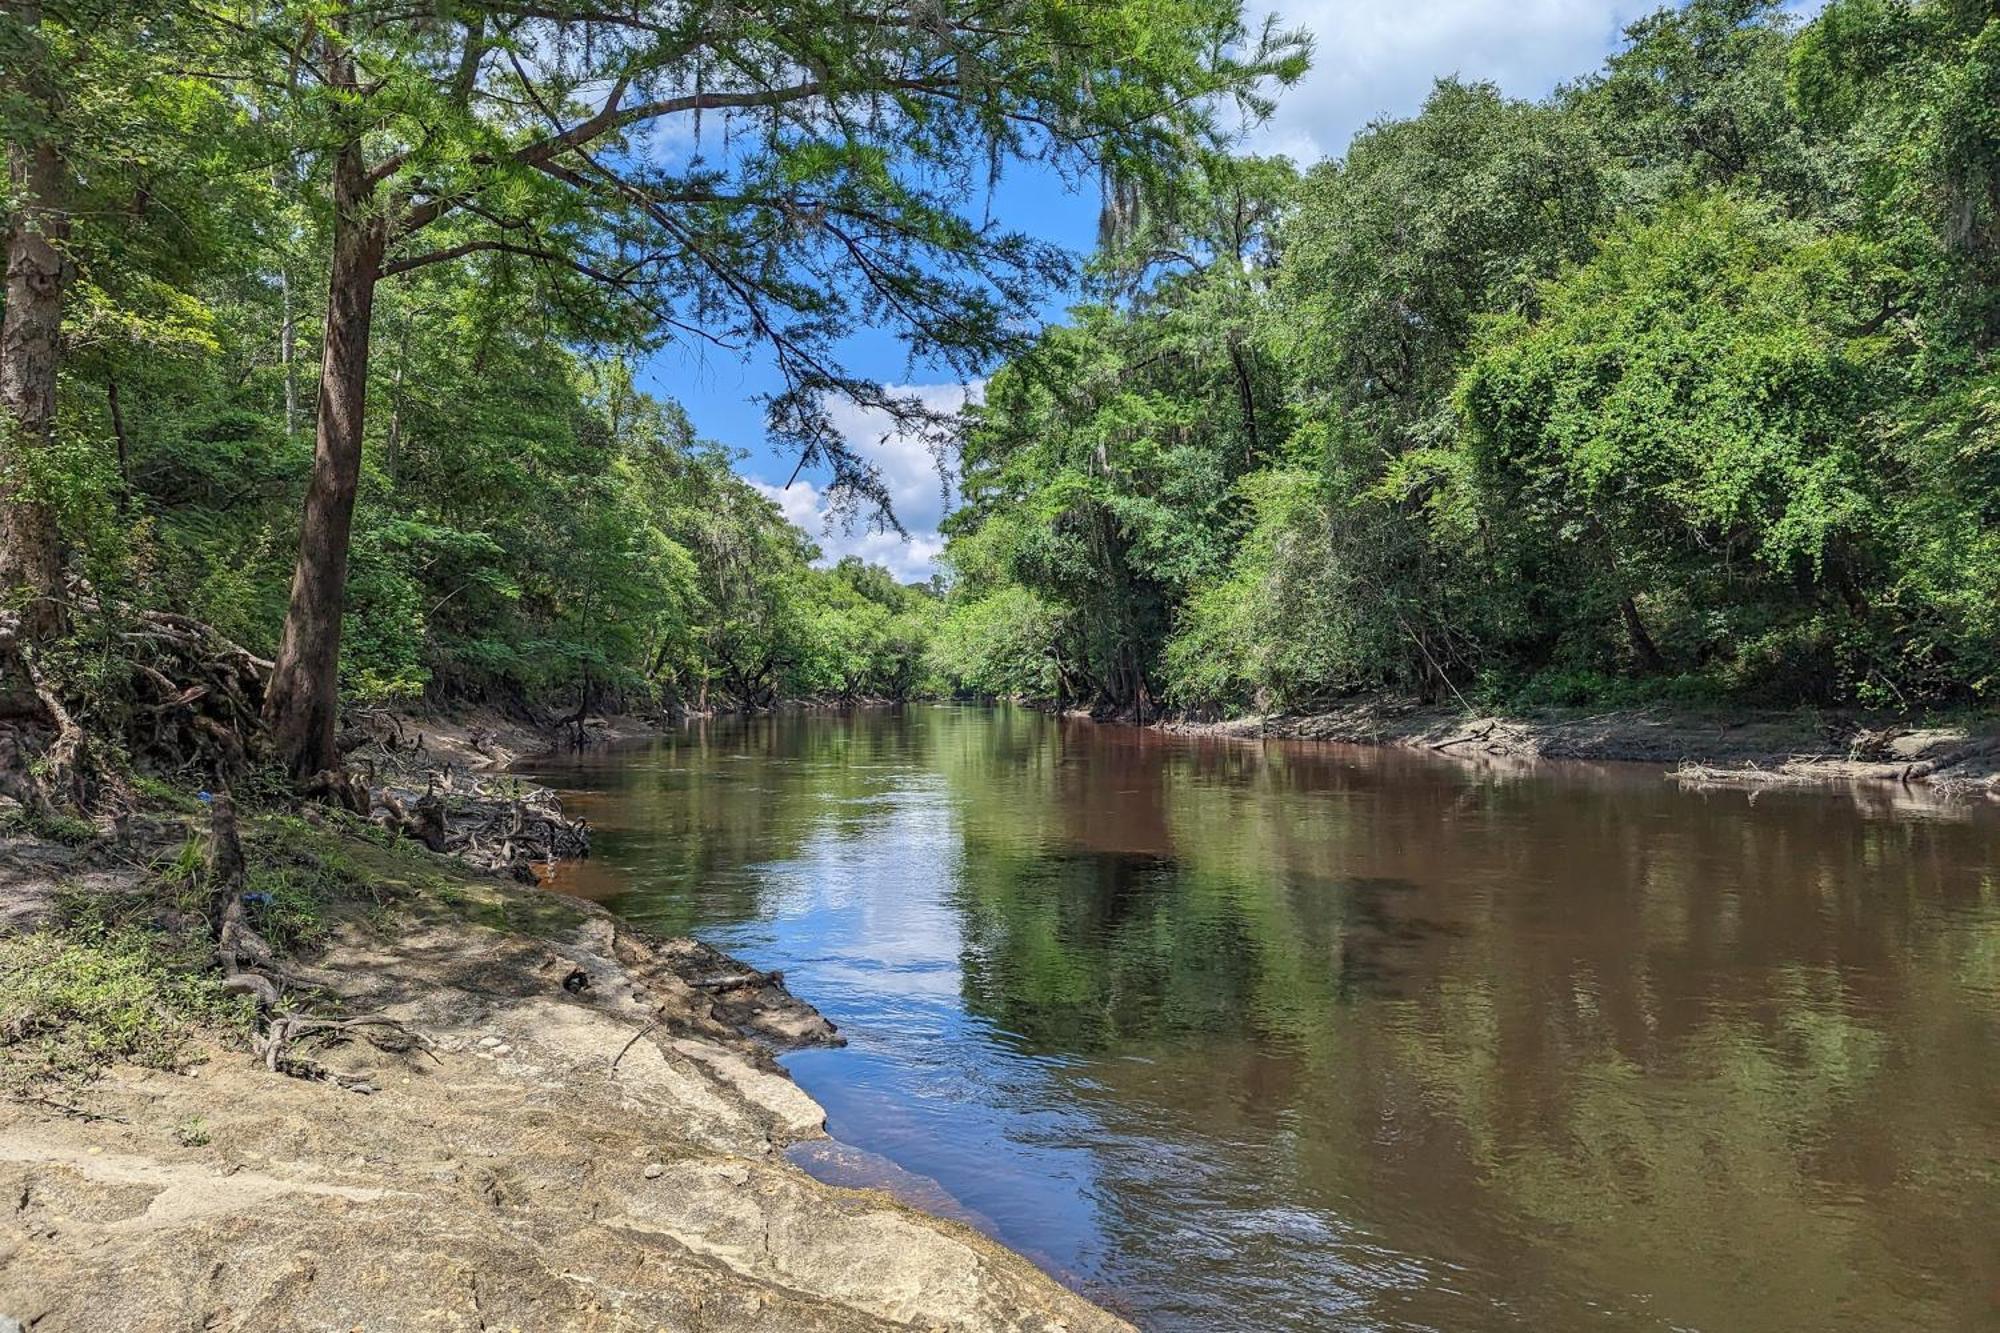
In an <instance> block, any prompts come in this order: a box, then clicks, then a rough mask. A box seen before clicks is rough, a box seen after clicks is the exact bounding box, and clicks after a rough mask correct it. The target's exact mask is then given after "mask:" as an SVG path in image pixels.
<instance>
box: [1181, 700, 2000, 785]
mask: <svg viewBox="0 0 2000 1333" xmlns="http://www.w3.org/2000/svg"><path fill="white" fill-rule="evenodd" d="M1152 725H1153V726H1155V727H1157V728H1158V729H1160V730H1162V731H1167V732H1170V733H1174V734H1177V735H1189V736H1234V737H1269V738H1273V739H1283V740H1315V741H1331V742H1338V743H1341V744H1348V745H1391V746H1400V747H1404V748H1408V749H1417V750H1428V751H1433V752H1436V753H1439V754H1451V755H1459V756H1474V755H1483V756H1495V757H1501V758H1509V759H1583V760H1605V761H1632V762H1637V763H1649V764H1663V765H1666V766H1668V767H1670V768H1672V769H1673V770H1674V776H1675V778H1677V779H1678V780H1680V781H1682V782H1686V783H1691V784H1695V785H1701V784H1715V785H1762V784H1772V785H1778V784H1785V783H1802V782H1843V781H1884V782H1904V783H1912V784H1925V785H1929V786H1933V787H1937V788H1939V789H1941V790H1944V791H1948V792H1953V793H1959V794H1981V795H1985V796H1989V797H1993V798H1995V799H2000V725H1996V724H1995V723H1994V721H1993V720H1991V719H1985V720H1981V721H1977V722H1964V721H1958V722H1945V723H1927V722H1923V721H1919V720H1913V719H1895V718H1881V717H1876V718H1864V717H1858V716H1856V715H1853V714H1846V713H1829V714H1822V713H1819V712H1817V711H1816V710H1810V709H1792V710H1785V711H1779V710H1759V709H1749V708H1733V709H1717V710H1714V711H1710V712H1697V711H1693V710H1688V709H1674V708H1667V707H1658V708H1613V709H1603V710H1590V709H1543V710H1532V711H1526V712H1513V713H1499V712H1485V711H1480V710H1477V709H1473V708H1468V707H1464V706H1460V707H1456V708H1452V707H1443V706H1438V705H1429V704H1422V703H1418V702H1415V701H1413V700H1408V699H1396V698H1367V699H1361V700H1357V701H1355V702H1352V703H1349V704H1345V705H1342V706H1341V707H1338V708H1333V709H1328V710H1326V711H1323V712H1312V713H1272V714H1260V715H1255V716H1250V717H1242V718H1234V719H1229V720H1224V721H1203V720H1199V719H1193V718H1185V717H1182V718H1166V719H1163V720H1160V721H1158V722H1155V723H1153V724H1152Z"/></svg>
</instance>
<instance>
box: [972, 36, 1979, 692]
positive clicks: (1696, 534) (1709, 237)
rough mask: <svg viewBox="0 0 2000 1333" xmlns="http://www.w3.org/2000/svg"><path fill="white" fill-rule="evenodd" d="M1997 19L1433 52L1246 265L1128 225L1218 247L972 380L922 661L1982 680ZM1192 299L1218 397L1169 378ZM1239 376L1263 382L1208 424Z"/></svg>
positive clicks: (985, 674) (1193, 334) (1173, 683)
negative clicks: (1511, 87) (1218, 330)
mask: <svg viewBox="0 0 2000 1333" xmlns="http://www.w3.org/2000/svg"><path fill="white" fill-rule="evenodd" d="M1996 34H2000V19H1995V18H1994V17H1993V16H1992V15H1991V13H1990V7H1982V6H1978V5H1969V6H1968V5H1958V4H1951V3H1946V2H1945V0H1933V2H1929V3H1906V2H1904V0H1837V2H1836V3H1835V4H1832V5H1830V6H1829V7H1828V8H1827V9H1826V10H1824V11H1823V12H1822V14H1821V15H1820V16H1819V17H1818V18H1816V19H1813V20H1812V21H1810V22H1803V23H1802V22H1800V21H1798V20H1796V19H1794V18H1792V17H1790V16H1788V15H1787V13H1786V12H1785V11H1783V10H1781V9H1780V8H1778V7H1777V6H1775V5H1773V4H1771V3H1768V0H1695V3H1692V4H1689V5H1687V6H1684V7H1678V8H1673V9H1667V10H1662V11H1661V12H1659V13H1658V14H1655V15H1653V16H1651V17H1649V18H1646V19H1643V20H1641V21H1640V22H1638V23H1636V24H1634V25H1633V27H1632V28H1631V29H1630V31H1629V33H1628V38H1629V41H1628V44H1627V45H1626V47H1625V48H1624V49H1622V50H1621V51H1619V52H1618V53H1616V54H1614V55H1613V56H1612V57H1611V59H1610V60H1609V61H1608V62H1607V64H1606V66H1605V67H1604V69H1603V70H1602V71H1601V72H1599V73H1598V74H1596V75H1593V76H1590V77H1587V78H1584V79H1581V80H1579V81H1578V82H1576V83H1575V84H1572V85H1570V86H1568V87H1566V88H1563V89H1561V90H1559V91H1558V92H1557V93H1556V94H1555V95H1553V96H1552V97H1550V98H1548V99H1546V100H1544V101H1542V102H1539V103H1532V104H1530V103H1525V102H1519V101H1511V100H1508V99H1506V98H1504V97H1502V96H1501V95H1500V94H1499V93H1498V92H1496V91H1495V90H1494V89H1493V88H1491V87H1488V86H1484V85H1466V84H1462V83H1458V82H1455V81H1446V82H1442V83H1440V84H1439V85H1438V86H1437V88H1436V90H1435V91H1434V93H1433V94H1432V96H1431V98H1430V100H1429V101H1428V102H1427V103H1426V104H1425V106H1424V108H1423V110H1422V112H1421V113H1420V114H1418V115H1417V116H1415V117H1413V118H1410V119H1408V120H1399V121H1384V122H1380V123H1377V124H1374V125H1371V126H1370V127H1368V128H1367V129H1366V130H1364V131H1363V132H1362V133H1361V134H1360V135H1359V136H1357V137H1356V139H1355V141H1354V143H1353V144H1352V145H1351V147H1350V148H1349V150H1348V152H1347V154H1346V155H1345V156H1344V157H1343V158H1342V159H1341V160H1339V161H1337V162H1329V163H1323V164H1321V165H1319V166H1317V167H1315V168H1313V169H1312V170H1311V171H1309V172H1308V173H1307V174H1306V175H1305V177H1304V178H1303V180H1302V181H1300V182H1299V183H1298V184H1297V185H1296V187H1295V188H1291V189H1288V190H1286V191H1284V192H1282V193H1281V194H1280V195H1279V196H1278V198H1277V201H1276V207H1275V208H1274V209H1273V210H1272V211H1271V213H1270V215H1269V216H1268V217H1267V218H1266V220H1265V222H1264V223H1263V224H1262V225H1263V232H1262V239H1261V241H1260V243H1259V244H1258V245H1257V246H1256V247H1254V248H1253V251H1252V254H1253V255H1254V261H1253V262H1249V263H1244V262H1237V261H1236V257H1235V253H1234V252H1233V251H1232V250H1231V249H1230V248H1229V246H1228V245H1227V244H1226V243H1225V242H1226V239H1227V234H1226V229H1220V228H1218V227H1217V225H1216V223H1215V222H1214V221H1213V220H1212V219H1209V218H1208V217H1207V215H1205V214H1204V213H1203V211H1202V210H1201V209H1200V208H1199V207H1194V206H1189V207H1188V211H1187V213H1186V214H1184V215H1182V217H1181V218H1178V219H1165V220H1163V219H1161V218H1159V217H1157V216H1155V217H1152V218H1149V219H1142V221H1141V225H1140V226H1139V228H1138V229H1137V236H1138V237H1140V238H1143V246H1150V247H1152V249H1153V250H1155V251H1157V250H1159V249H1161V248H1163V247H1165V248H1171V247H1168V246H1166V243H1165V242H1163V241H1162V239H1161V238H1162V237H1163V236H1164V235H1167V234H1170V233H1171V232H1172V228H1171V227H1170V226H1169V225H1168V224H1169V223H1170V222H1173V221H1184V222H1185V223H1186V225H1187V226H1189V227H1194V228H1206V229H1207V230H1206V232H1205V233H1203V234H1206V235H1207V236H1208V237H1209V238H1210V239H1209V241H1208V242H1207V248H1206V250H1204V249H1203V245H1202V243H1201V242H1199V241H1196V242H1193V243H1191V246H1190V249H1191V252H1192V253H1194V254H1195V255H1197V256H1199V255H1201V254H1204V253H1206V254H1214V253H1222V254H1227V255H1229V256H1230V257H1231V259H1232V262H1230V263H1226V264H1214V265H1210V266H1208V267H1207V268H1206V269H1205V270H1204V269H1203V267H1202V265H1201V264H1200V263H1199V262H1196V263H1193V264H1192V265H1189V266H1185V271H1184V270H1183V269H1181V268H1172V267H1171V266H1170V271H1168V272H1166V273H1165V274H1164V275H1163V276H1161V277H1159V278H1157V279H1156V280H1154V281H1153V282H1151V284H1150V285H1147V284H1138V285H1136V286H1135V288H1134V291H1135V295H1134V296H1133V297H1132V299H1131V301H1130V303H1129V304H1128V305H1125V306H1120V307H1115V308H1091V309H1084V310H1081V311H1078V312H1077V313H1076V315H1075V317H1074V327H1073V328H1072V329H1065V330H1057V331H1054V332H1051V333H1050V334H1048V335H1046V336H1045V337H1044V339H1043V340H1042V342H1041V344H1040V345H1039V346H1038V347H1037V348H1036V349H1035V350H1034V351H1033V352H1032V353H1030V354H1028V355H1026V356H1023V357H1021V358H1018V359H1016V360H1015V361H1014V362H1012V363H1011V364H1009V365H1008V366H1007V367H1006V368H1005V369H1003V370H1002V371H1001V372H1000V373H999V374H997V375H995V376H994V377H993V379H992V380H991V382H990V385H989V389H988V395H987V402H986V405H985V407H984V408H983V409H982V410H981V411H980V412H979V413H978V414H977V416H976V418H975V420H974V421H973V423H972V425H971V428H970V433H969V441H968V446H967V455H966V463H967V466H966V483H967V485H966V489H967V499H968V506H967V509H966V510H965V511H964V512H963V513H962V514H961V515H959V516H958V517H957V518H956V519H955V520H954V523H953V526H952V527H951V529H950V536H951V542H950V545H949V546H948V547H947V551H946V558H947V561H948V563H949V564H950V566H951V568H952V569H953V571H954V582H953V584H952V587H951V590H950V594H949V603H950V606H951V610H950V613H949V615H948V617H947V620H946V632H945V633H944V635H943V636H941V638H940V641H939V644H938V648H937V650H936V654H937V656H938V657H939V658H940V665H941V668H942V669H943V670H944V671H945V673H946V674H947V675H948V676H950V677H952V678H953V679H955V680H957V681H959V682H960V683H962V684H969V683H970V682H972V681H974V680H981V681H987V682H992V681H995V680H1004V681H1005V682H1007V684H1008V686H1009V687H1010V688H1011V690H1012V691H1014V692H1021V693H1045V694H1053V695H1055V696H1056V697H1059V698H1068V699H1077V700H1081V701H1084V702H1088V703H1093V704H1100V705H1111V706H1118V707H1124V706H1130V705H1132V704H1134V703H1135V702H1137V703H1139V704H1140V705H1141V707H1143V706H1144V703H1145V701H1146V700H1147V698H1148V697H1149V696H1150V697H1153V698H1159V697H1164V698H1165V699H1166V700H1168V701H1170V702H1172V703H1174V704H1176V705H1179V706H1182V707H1186V708H1192V709H1214V708H1222V709H1230V708H1258V709H1270V708H1303V707H1311V706H1313V705H1315V704H1316V703H1320V702H1323V701H1324V700H1326V699H1327V698H1328V697H1329V696H1333V695H1338V694H1342V693H1347V692H1351V691H1357V690H1369V689H1381V688H1385V687H1386V688H1390V689H1394V690H1407V691H1411V692H1414V693H1417V694H1419V695H1422V696H1424V697H1427V698H1430V699H1452V698H1457V699H1461V700H1462V699H1466V698H1467V697H1468V696H1471V695H1485V696H1487V697H1488V698H1491V699H1495V700H1502V701H1513V702H1518V703H1523V704H1534V703H1558V702H1559V703H1572V704H1574V703H1585V702H1592V701H1639V700H1647V699H1675V700H1681V701H1689V702H1698V701H1708V700H1715V699H1723V698H1732V697H1734V698H1755V699H1760V700H1767V701H1773V702H1810V703H1815V704H1818V703H1837V702H1848V703H1862V704H1868V705H1882V706H1894V707H1900V708H1906V709H1908V708H1917V707H1922V706H1926V705H1931V704H1940V705H1950V704H1955V703H1962V702H1966V701H1977V700H1985V699H1990V698H1991V697H1992V691H1993V688H1994V684H1995V682H1996V680H2000V648H1997V647H1996V645H2000V635H1996V629H2000V557H1996V552H1997V551H2000V547H1996V539H1995V536H1994V534H1995V532H1996V531H2000V453H1996V447H2000V446H1996V404H2000V396H1996V388H1995V386H1996V379H1995V375H1996V363H1995V360H1994V356H1995V349H1996V346H2000V301H1996V300H1995V298H1994V293H1995V292H2000V193H1996V192H1995V188H1994V182H1996V181H2000V147H1996V145H2000V133H1997V132H1996V126H2000V119H1996V112H1995V111H1994V108H1995V107H2000V95H1996V94H2000V82H1996V79H2000V74H1996V71H2000V63H1996V58H1995V55H1994V53H1995V52H1996V51H2000V45H1996V43H2000V35H1996ZM1183 202H1184V203H1186V202H1187V201H1183ZM1143 246H1142V248H1143ZM1125 253H1126V252H1125V251H1122V250H1120V249H1119V248H1118V247H1117V245H1116V244H1114V245H1112V246H1111V247H1110V248H1108V249H1107V258H1106V260H1105V261H1104V262H1105V264H1106V266H1107V267H1110V268H1113V269H1117V266H1118V264H1119V263H1120V262H1121V256H1122V255H1124V254H1125ZM1132 268H1133V266H1132V265H1131V264H1130V263H1129V262H1127V263H1126V267H1125V268H1124V269H1123V270H1120V271H1124V272H1128V273H1129V272H1131V271H1132ZM1246 273H1247V274H1248V275H1249V277H1248V279H1247V280H1246V278H1245V274H1246ZM1210 293H1220V294H1224V295H1226V301H1227V305H1228V308H1229V309H1231V310H1234V311H1237V312H1239V313H1240V314H1243V315H1245V316H1247V318H1244V319H1243V321H1242V323H1241V324H1239V325H1238V326H1237V327H1238V328H1239V329H1240V335H1239V336H1240V340H1241V341H1240V344H1239V345H1242V346H1248V347H1254V348H1255V350H1256V356H1255V360H1254V362H1253V363H1252V365H1251V367H1250V370H1251V373H1250V375H1249V376H1248V382H1249V388H1248V390H1247V391H1245V390H1244V389H1243V384H1242V382H1241V380H1240V379H1239V377H1234V376H1228V375H1213V374H1207V373H1205V371H1206V370H1207V368H1208V367H1209V366H1212V365H1215V364H1217V363H1216V362H1215V361H1214V360H1213V359H1212V353H1210V352H1208V350H1207V349H1209V348H1211V347H1212V346H1213V345H1214V340H1213V339H1210V340H1207V341H1204V340H1203V339H1202V338H1201V337H1200V336H1199V331H1198V330H1191V328H1190V326H1189V322H1188V319H1187V315H1188V313H1189V312H1199V317H1200V319H1201V321H1202V322H1203V323H1204V324H1205V325H1209V326H1220V325H1221V324H1223V323H1224V321H1222V320H1221V319H1220V318H1219V317H1218V314H1217V311H1218V309H1220V308H1221V306H1219V305H1218V304H1217V303H1216V302H1215V301H1214V300H1212V299H1210V295H1209V294H1210ZM1205 358H1208V359H1205ZM1246 402H1247V403H1250V404H1253V405H1258V406H1260V408H1261V405H1263V404H1284V411H1283V413H1282V415H1281V416H1280V415H1273V414H1270V413H1266V414H1265V417H1264V419H1265V420H1266V421H1269V422H1271V423H1272V424H1273V427H1274V429H1273V430H1271V431H1269V432H1266V433H1265V434H1263V435H1262V436H1261V438H1259V439H1258V441H1257V448H1256V449H1255V450H1254V451H1253V452H1252V453H1251V454H1249V455H1248V456H1245V455H1243V454H1242V453H1240V452H1239V451H1240V449H1241V446H1242V444H1243V435H1242V433H1241V431H1240V429H1239V427H1238V426H1237V424H1236V421H1235V418H1234V417H1233V415H1232V410H1233V409H1235V408H1237V407H1238V405H1239V404H1242V403H1246ZM1023 594H1026V596H1025V597H1024V596H1023ZM1029 606H1032V607H1034V608H1036V610H1037V612H1038V614H1037V615H1035V616H1029V615H1027V614H1024V613H1022V610H1021V609H1022V608H1026V607H1029ZM1009 611H1011V612H1012V614H1003V612H1009ZM1003 627H1004V629H1005V630H1007V631H1008V632H1009V634H1011V635H1012V637H1011V638H1010V637H1009V634H1003V633H1000V632H999V630H1000V629H1002V628H1003ZM996 644H1005V651H1004V653H1003V652H1000V651H997V650H996V648H995V645H996ZM1045 659H1046V660H1047V661H1049V662H1051V663H1053V664H1054V672H1053V674H1054V676H1055V680H1054V681H1053V682H1052V685H1053V688H1051V682H1049V681H1047V680H1046V679H1045V678H1044V677H1046V675H1048V674H1050V673H1048V672H1040V673H1038V672H1037V671H1036V670H1029V669H1015V670H1012V671H1005V670H995V669H993V668H991V667H989V666H988V665H987V663H988V662H990V661H995V660H999V661H1004V662H1010V663H1022V664H1026V663H1040V662H1042V661H1043V660H1045ZM1072 663H1074V664H1076V665H1074V666H1072V665H1071V664H1072ZM988 688H991V686H990V684H989V685H988Z"/></svg>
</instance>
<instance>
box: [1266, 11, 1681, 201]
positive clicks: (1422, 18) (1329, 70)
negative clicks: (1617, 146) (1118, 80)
mask: <svg viewBox="0 0 2000 1333" xmlns="http://www.w3.org/2000/svg"><path fill="white" fill-rule="evenodd" d="M1662 3H1663V0H1401V3H1396V4H1390V3H1385V2H1384V0H1372V2H1371V3H1358V4H1357V3H1354V2H1353V0H1297V2H1296V3H1284V2H1283V0H1280V3H1278V4H1277V5H1274V6H1272V8H1273V9H1275V11H1276V13H1277V14H1278V16H1279V19H1280V20H1281V21H1282V22H1283V23H1284V24H1285V25H1286V26H1289V27H1301V26H1302V27H1305V28H1307V29H1309V30H1310V31H1311V32H1312V34H1313V37H1314V56H1313V67H1312V69H1311V71H1310V72H1309V73H1307V75H1306V77H1305V78H1304V80H1302V81H1301V82H1300V84H1299V85H1298V86H1297V87H1295V88H1291V89H1288V90H1287V91H1285V92H1284V93H1283V94H1281V95H1280V97H1279V99H1278V111H1277V114H1276V115H1275V116H1274V117H1273V118H1272V120H1271V122H1270V124H1268V125H1266V126H1264V127H1263V128H1262V129H1261V130H1259V131H1258V133H1257V134H1256V135H1255V136H1254V137H1253V139H1252V142H1251V147H1253V148H1254V149H1255V150H1256V151H1258V152H1262V153H1285V154H1289V155H1290V156H1291V157H1292V158H1293V159H1294V160H1296V161H1298V162H1299V163H1300V164H1301V165H1305V164H1307V163H1310V162H1312V161H1314V160H1316V159H1318V158H1320V157H1327V156H1337V155H1339V154H1341V153H1344V152H1345V151H1346V150H1347V143H1348V140H1349V139H1351V138H1352V137H1353V136H1354V133H1355V132H1356V131H1357V130H1359V129H1361V128H1362V127H1363V126H1364V125H1366V124H1367V123H1368V122H1369V121H1370V120H1373V119H1375V118H1377V117H1379V116H1407V115H1410V114H1412V113H1413V112H1415V111H1416V110H1417V109H1418V107H1420V106H1421V105H1422V104H1423V100H1424V98H1425V96H1426V95H1427V94H1428V93H1429V92H1430V89H1431V84H1432V83H1433V82H1434V81H1435V80H1437V79H1439V78H1443V77H1447V76H1450V75H1453V74H1456V75H1457V76H1458V77H1460V78H1463V79H1466V80H1468V81H1471V80H1479V79H1490V80H1492V81H1493V82H1494V83H1496V84H1498V85H1499V86H1500V88H1501V90H1502V91H1504V92H1506V93H1508V94H1510V95H1512V96H1515V97H1540V96H1542V95H1543V94H1544V93H1546V92H1548V91H1549V90H1550V89H1551V88H1553V87H1554V86H1555V85H1556V84H1558V83H1560V82H1563V81H1565V80H1568V79H1572V78H1576V77H1578V76H1580V75H1584V74H1588V73H1589V72H1591V71H1592V70H1594V69H1596V68H1597V67H1598V66H1599V65H1600V64H1601V63H1602V62H1603V60H1604V57H1605V55H1606V53H1607V52H1609V51H1611V50H1612V49H1613V48H1614V47H1615V46H1616V45H1617V43H1618V40H1619V34H1620V33H1621V32H1622V31H1623V30H1624V28H1625V25H1626V24H1628V23H1630V22H1632V20H1634V19H1636V18H1639V17H1640V16H1642V15H1645V14H1648V13H1651V12H1652V11H1653V10H1655V9H1658V8H1660V7H1661V5H1662Z"/></svg>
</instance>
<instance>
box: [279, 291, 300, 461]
mask: <svg viewBox="0 0 2000 1333" xmlns="http://www.w3.org/2000/svg"><path fill="white" fill-rule="evenodd" d="M278 299H279V300H280V301H281V302H282V303H283V309H284V317H283V322H281V323H280V324H279V325H278V361H279V363H280V364H281V365H283V366H284V369H285V438H286V439H287V440H295V439H297V438H298V436H299V367H298V354H299V352H298V349H299V326H298V321H297V320H296V319H294V318H293V316H292V275H291V273H290V272H289V271H288V270H286V269H282V268H281V269H279V270H278Z"/></svg>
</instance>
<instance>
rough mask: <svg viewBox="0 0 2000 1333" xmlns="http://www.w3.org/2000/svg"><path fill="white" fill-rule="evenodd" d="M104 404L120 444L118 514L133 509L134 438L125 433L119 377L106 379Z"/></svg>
mask: <svg viewBox="0 0 2000 1333" xmlns="http://www.w3.org/2000/svg"><path fill="white" fill-rule="evenodd" d="M104 402H105V405H106V406H107V407H109V408H110V409H111V436H112V438H113V439H115V440H116V441H117V442H118V512H119V513H121V514H123V513H127V512H129V511H130V510H131V508H132V437H131V436H130V435H128V434H126V433H125V408H124V407H123V406H122V405H121V404H120V403H119V401H118V377H117V376H116V375H106V376H105V377H104Z"/></svg>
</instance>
